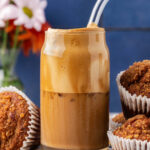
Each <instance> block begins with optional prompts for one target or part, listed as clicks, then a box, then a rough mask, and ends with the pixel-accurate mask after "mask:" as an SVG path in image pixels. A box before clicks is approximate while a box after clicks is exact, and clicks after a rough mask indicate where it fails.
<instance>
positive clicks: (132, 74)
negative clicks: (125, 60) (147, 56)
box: [120, 60, 150, 98]
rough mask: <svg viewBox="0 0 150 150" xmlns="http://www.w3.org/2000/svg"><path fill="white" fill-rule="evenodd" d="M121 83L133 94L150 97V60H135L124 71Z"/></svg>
mask: <svg viewBox="0 0 150 150" xmlns="http://www.w3.org/2000/svg"><path fill="white" fill-rule="evenodd" d="M120 83H121V85H122V86H123V87H125V88H126V90H128V91H129V93H131V94H132V95H133V94H136V95H142V96H147V97H148V98H150V60H144V61H142V62H135V63H134V64H133V65H132V66H130V67H129V68H128V69H127V70H126V71H125V72H124V73H123V75H122V76H121V78H120Z"/></svg>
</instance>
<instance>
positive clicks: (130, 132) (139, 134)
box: [108, 115, 150, 150]
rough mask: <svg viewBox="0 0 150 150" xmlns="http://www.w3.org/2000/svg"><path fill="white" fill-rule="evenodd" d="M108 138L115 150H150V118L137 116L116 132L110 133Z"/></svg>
mask: <svg viewBox="0 0 150 150" xmlns="http://www.w3.org/2000/svg"><path fill="white" fill-rule="evenodd" d="M108 137H109V140H110V143H111V145H112V147H113V149H114V150H134V149H138V150H149V149H150V118H148V117H146V116H145V115H136V116H134V117H132V118H130V119H128V120H127V121H126V122H125V123H124V124H123V125H122V126H120V127H118V128H117V129H115V130H114V131H108Z"/></svg>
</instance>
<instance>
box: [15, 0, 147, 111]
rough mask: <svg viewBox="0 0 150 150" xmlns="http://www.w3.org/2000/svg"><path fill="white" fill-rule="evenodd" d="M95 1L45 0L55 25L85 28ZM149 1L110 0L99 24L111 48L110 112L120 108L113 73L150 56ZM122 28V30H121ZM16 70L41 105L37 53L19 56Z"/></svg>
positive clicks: (26, 88)
mask: <svg viewBox="0 0 150 150" xmlns="http://www.w3.org/2000/svg"><path fill="white" fill-rule="evenodd" d="M94 3H95V0H48V7H47V9H46V17H47V20H48V21H49V22H50V23H51V25H52V27H54V28H77V27H85V26H86V24H87V22H88V18H89V15H90V13H91V10H92V7H93V5H94ZM149 8H150V1H149V0H144V1H142V0H132V1H131V0H110V2H109V3H108V5H107V7H106V8H105V11H104V14H103V18H102V26H103V27H106V29H109V31H107V33H106V40H107V44H108V47H109V50H110V61H111V78H110V81H111V94H110V111H113V112H117V111H121V105H120V98H119V94H118V90H117V85H116V81H115V78H116V75H117V73H119V72H120V71H121V70H124V69H126V68H127V67H128V66H129V65H131V64H132V63H133V62H135V61H139V60H143V59H149V58H150V9H149ZM120 28H121V30H120ZM16 72H17V74H18V76H19V77H20V78H21V80H22V81H23V83H24V87H25V92H26V93H27V95H28V96H29V97H30V98H31V99H32V100H33V101H34V102H35V103H36V104H37V105H38V106H39V105H40V90H39V87H40V56H39V55H32V54H31V55H30V57H27V58H26V57H24V56H23V54H22V53H20V56H19V58H18V62H17V66H16Z"/></svg>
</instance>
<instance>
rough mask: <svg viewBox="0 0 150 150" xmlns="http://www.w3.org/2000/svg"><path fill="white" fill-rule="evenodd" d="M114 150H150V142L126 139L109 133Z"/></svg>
mask: <svg viewBox="0 0 150 150" xmlns="http://www.w3.org/2000/svg"><path fill="white" fill-rule="evenodd" d="M107 135H108V138H109V141H110V143H111V146H112V148H113V150H150V142H148V141H141V140H136V139H125V138H122V137H118V136H116V135H114V134H113V132H112V131H108V132H107Z"/></svg>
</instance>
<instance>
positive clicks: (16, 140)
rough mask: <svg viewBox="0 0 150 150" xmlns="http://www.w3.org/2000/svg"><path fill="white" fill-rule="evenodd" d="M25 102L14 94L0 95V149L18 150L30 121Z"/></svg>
mask: <svg viewBox="0 0 150 150" xmlns="http://www.w3.org/2000/svg"><path fill="white" fill-rule="evenodd" d="M29 117H30V114H29V111H28V104H27V102H26V100H25V99H24V98H23V97H22V96H20V95H19V94H17V93H15V92H2V93H0V149H1V150H19V149H20V147H22V145H23V141H24V140H25V137H26V136H27V131H28V125H29V121H30V118H29Z"/></svg>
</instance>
